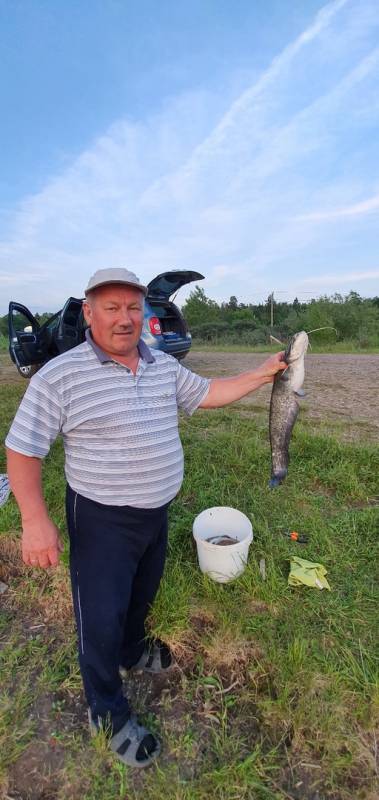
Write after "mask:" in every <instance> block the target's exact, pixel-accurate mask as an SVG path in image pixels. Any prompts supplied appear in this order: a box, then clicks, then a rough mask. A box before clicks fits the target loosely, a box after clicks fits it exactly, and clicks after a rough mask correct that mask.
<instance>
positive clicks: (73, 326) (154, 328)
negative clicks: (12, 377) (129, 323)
mask: <svg viewBox="0 0 379 800" xmlns="http://www.w3.org/2000/svg"><path fill="white" fill-rule="evenodd" d="M203 278H204V275H201V274H200V273H199V272H194V271H193V270H171V271H169V272H163V273H161V274H160V275H157V277H156V278H154V279H153V280H152V281H150V283H149V284H148V287H147V288H148V294H147V297H146V300H145V316H144V321H143V329H142V339H143V340H144V342H146V344H147V345H148V346H149V347H150V348H151V349H153V350H154V349H158V350H163V351H164V352H165V353H169V355H172V356H175V358H177V359H182V358H184V356H185V355H187V353H188V351H189V349H190V347H191V334H190V333H189V331H188V328H187V324H186V321H185V319H184V317H183V315H182V314H181V312H180V310H179V308H178V307H177V306H176V305H175V304H174V302H173V301H171V300H170V298H171V297H172V295H174V294H175V296H176V294H177V292H178V291H179V289H180V288H181V287H182V286H184V285H185V284H186V283H191V281H199V280H203ZM82 302H83V300H81V299H78V298H76V297H69V298H68V300H67V301H66V303H65V304H64V306H63V308H62V309H61V310H60V311H57V313H56V314H53V315H52V316H51V317H50V318H49V319H48V320H46V322H44V323H43V324H42V325H40V324H39V322H38V320H37V319H36V318H35V317H34V316H33V314H32V313H31V312H30V311H29V309H28V308H26V306H24V305H22V304H21V303H17V302H15V301H13V300H12V301H11V302H10V303H9V313H8V330H9V353H10V357H11V359H12V361H13V363H14V364H15V365H16V367H17V369H18V371H19V373H20V374H21V375H23V376H24V377H25V378H31V376H32V375H34V374H35V372H37V371H38V370H39V368H40V367H42V365H43V364H46V363H47V361H50V359H51V358H55V356H58V355H60V353H65V352H66V350H70V349H71V348H72V347H76V345H78V344H81V342H83V341H84V338H85V329H86V323H85V321H84V317H83V311H82Z"/></svg>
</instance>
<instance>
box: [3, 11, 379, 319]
mask: <svg viewBox="0 0 379 800" xmlns="http://www.w3.org/2000/svg"><path fill="white" fill-rule="evenodd" d="M0 15H1V19H0V28H1V40H2V48H1V49H2V70H1V75H0V90H1V108H2V122H1V132H0V137H1V152H2V155H3V159H2V180H1V186H0V236H1V250H0V313H5V312H6V310H7V305H8V302H9V299H14V300H19V301H21V302H23V303H25V304H26V305H28V306H29V307H30V308H31V309H32V310H34V311H37V310H39V311H42V310H47V309H48V310H51V311H54V310H56V309H57V308H59V307H60V306H61V305H62V303H63V301H64V300H65V299H66V297H67V296H69V295H70V294H71V295H74V296H77V297H80V296H82V295H83V289H84V286H85V284H86V282H87V279H88V276H89V275H90V274H91V273H92V272H94V271H95V270H96V269H98V268H102V267H105V266H117V267H118V266H122V265H125V266H128V267H129V268H132V269H134V270H135V271H136V272H137V274H138V275H139V276H140V278H141V279H142V280H143V281H144V282H148V281H149V280H150V279H152V278H153V277H154V276H155V275H156V274H157V273H159V272H162V271H164V270H166V269H172V268H174V267H176V268H183V269H184V268H189V269H197V270H199V271H200V272H202V273H203V274H204V275H205V280H204V281H203V282H202V285H203V288H204V290H205V292H206V293H207V295H208V296H210V297H212V298H214V299H216V300H227V299H228V298H229V297H230V295H232V294H234V295H236V296H237V297H238V299H239V300H240V301H250V302H256V301H259V300H263V299H265V298H267V295H268V294H269V292H271V291H272V290H274V291H275V292H277V297H278V299H279V298H280V299H288V300H292V299H293V297H294V296H298V297H299V298H300V299H309V298H310V297H311V296H312V295H313V296H319V295H320V294H325V293H326V294H332V293H333V292H341V293H342V294H346V293H348V292H349V291H350V290H351V289H353V290H355V291H358V292H360V293H361V294H362V295H363V296H370V295H378V294H379V253H378V249H379V248H378V239H379V236H378V231H379V225H378V222H379V135H378V122H379V44H378V43H379V36H378V34H379V14H378V5H377V0H333V1H332V2H330V3H322V2H316V1H315V0H307V2H306V3H304V0H254V2H253V1H252V0H234V2H232V1H231V0H202V1H201V2H200V0H191V2H189V3H184V2H177V0H176V1H175V2H174V0H139V2H138V3H137V2H136V1H135V0H102V1H101V2H100V0H75V2H73V0H64V2H63V0H33V2H30V0H12V2H11V3H10V2H9V0H0ZM190 288H191V287H188V288H187V289H186V288H185V289H182V290H181V292H180V294H179V296H178V302H179V303H180V302H183V300H184V299H185V297H186V296H187V294H188V292H189V291H190Z"/></svg>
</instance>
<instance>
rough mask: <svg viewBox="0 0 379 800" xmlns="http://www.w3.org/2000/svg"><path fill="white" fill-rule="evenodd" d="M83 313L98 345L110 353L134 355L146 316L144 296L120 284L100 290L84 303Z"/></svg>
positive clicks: (102, 287) (94, 292) (99, 288)
mask: <svg viewBox="0 0 379 800" xmlns="http://www.w3.org/2000/svg"><path fill="white" fill-rule="evenodd" d="M83 313H84V318H85V320H86V322H87V323H88V325H90V326H91V332H92V336H93V338H94V340H95V342H96V344H98V345H99V347H101V348H102V349H103V350H105V352H106V353H109V354H111V355H114V356H117V355H118V356H129V355H133V354H134V352H135V348H136V346H137V344H138V341H139V339H140V337H141V332H142V325H143V316H144V296H143V293H142V292H140V290H139V289H134V288H133V287H132V286H120V285H119V284H116V283H112V284H109V285H108V286H99V287H98V289H94V291H93V292H92V293H91V296H90V297H89V298H88V300H85V301H84V303H83Z"/></svg>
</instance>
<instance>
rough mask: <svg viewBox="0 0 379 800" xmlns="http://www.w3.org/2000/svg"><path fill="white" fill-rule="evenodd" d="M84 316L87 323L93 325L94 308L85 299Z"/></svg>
mask: <svg viewBox="0 0 379 800" xmlns="http://www.w3.org/2000/svg"><path fill="white" fill-rule="evenodd" d="M83 316H84V319H85V321H86V323H87V325H91V322H92V308H91V306H90V304H89V303H88V302H87V300H83Z"/></svg>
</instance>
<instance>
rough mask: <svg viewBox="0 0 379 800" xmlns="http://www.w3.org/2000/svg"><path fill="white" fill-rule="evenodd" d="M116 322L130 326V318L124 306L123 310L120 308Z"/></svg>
mask: <svg viewBox="0 0 379 800" xmlns="http://www.w3.org/2000/svg"><path fill="white" fill-rule="evenodd" d="M118 321H119V324H120V325H131V324H132V318H131V316H130V313H129V309H128V308H127V307H126V306H125V308H121V309H120V315H119V319H118Z"/></svg>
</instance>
